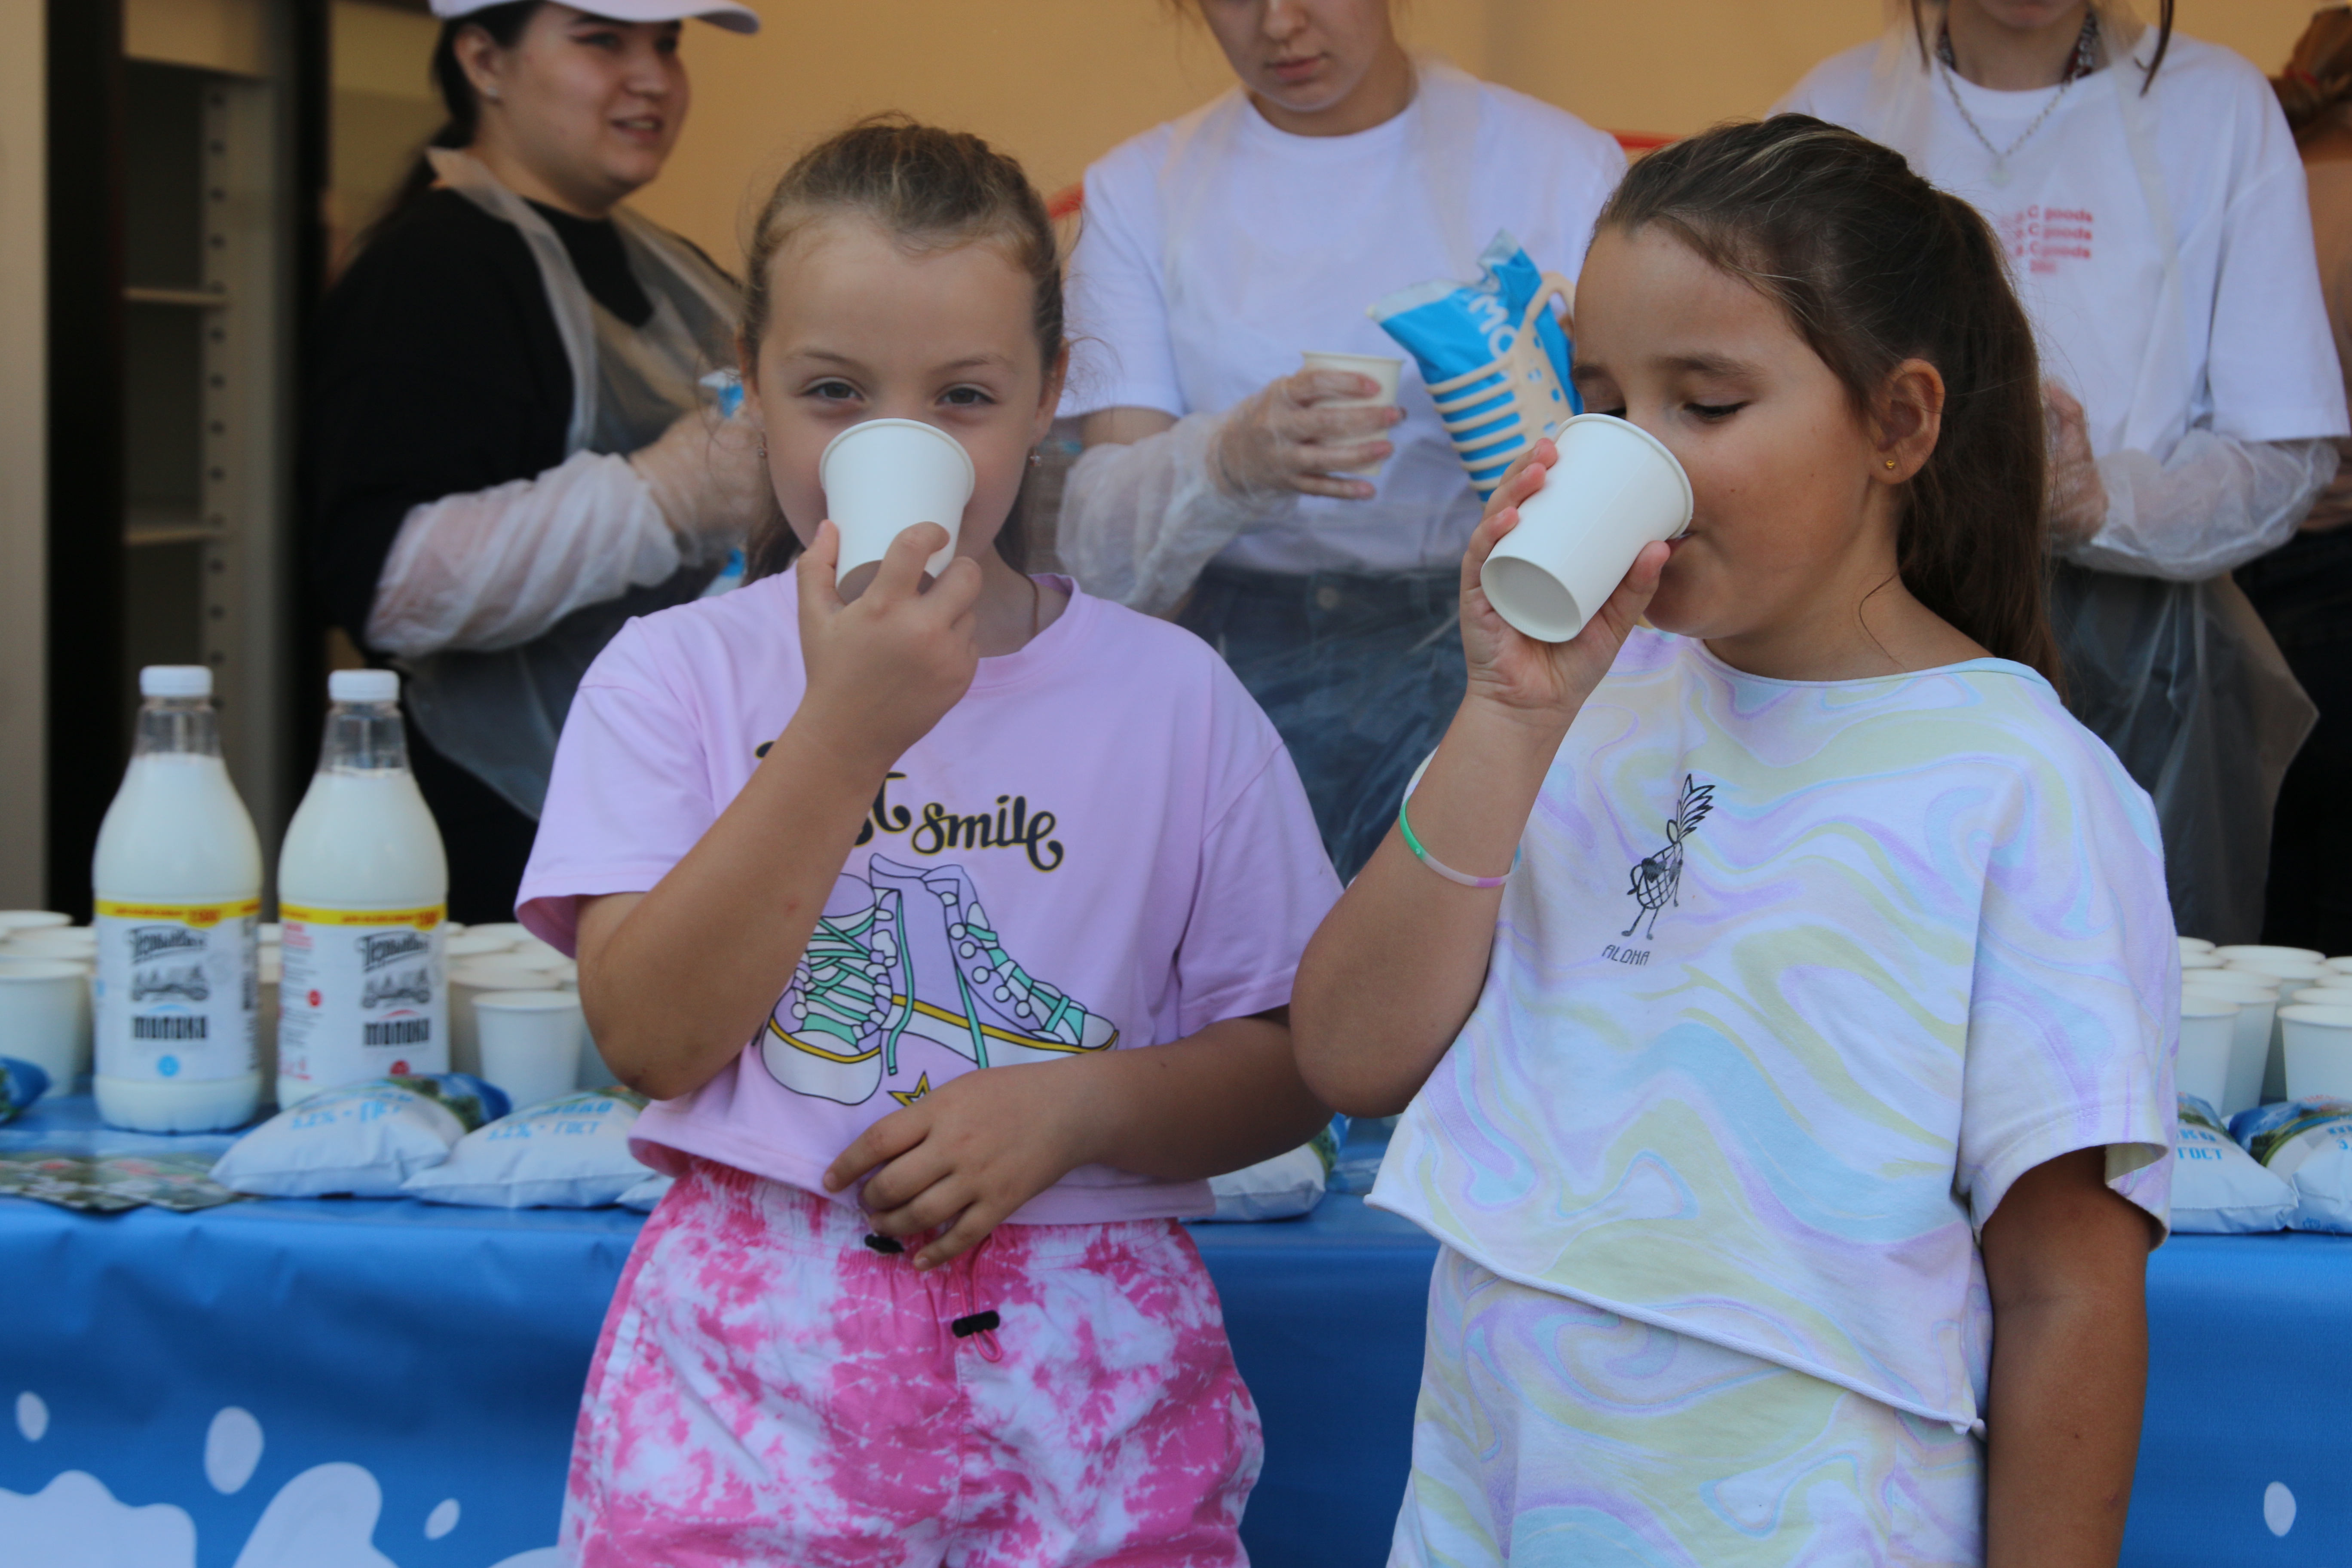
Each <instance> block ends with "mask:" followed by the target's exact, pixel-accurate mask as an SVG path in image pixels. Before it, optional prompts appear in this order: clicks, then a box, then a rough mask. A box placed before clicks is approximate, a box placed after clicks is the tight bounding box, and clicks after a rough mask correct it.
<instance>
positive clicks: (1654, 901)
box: [1618, 773, 1715, 936]
mask: <svg viewBox="0 0 2352 1568" xmlns="http://www.w3.org/2000/svg"><path fill="white" fill-rule="evenodd" d="M1714 808H1715V786H1714V785H1713V784H1699V783H1697V782H1696V780H1695V779H1694V778H1693V777H1692V776H1691V775H1690V774H1689V773H1685V774H1684V775H1683V791H1682V795H1681V796H1680V797H1679V798H1678V799H1677V800H1676V801H1675V815H1674V817H1673V819H1672V820H1670V821H1669V822H1667V824H1666V847H1664V849H1661V850H1659V851H1658V852H1657V853H1656V854H1655V855H1652V856H1649V857H1647V858H1643V859H1642V860H1639V861H1636V862H1635V863H1634V866H1633V878H1632V880H1631V882H1630V884H1629V885H1628V886H1627V888H1626V889H1625V890H1626V891H1627V892H1628V893H1630V894H1632V895H1633V901H1634V902H1635V903H1638V904H1640V905H1641V906H1642V907H1641V908H1640V909H1638V910H1635V911H1634V912H1633V924H1632V925H1629V926H1627V927H1626V928H1625V929H1624V930H1623V931H1620V932H1619V933H1618V934H1619V935H1620V936H1632V935H1633V932H1634V931H1637V930H1639V929H1640V928H1641V924H1642V917H1643V915H1647V916H1649V918H1650V931H1649V934H1650V935H1651V936H1656V935H1657V934H1658V911H1659V910H1663V909H1664V908H1665V907H1666V906H1667V905H1668V904H1675V905H1677V906H1679V905H1680V904H1681V903H1682V885H1683V840H1684V839H1685V838H1687V837H1690V836H1691V834H1692V833H1693V832H1694V831H1696V828H1697V827H1698V825H1699V824H1700V823H1701V822H1703V821H1705V820H1706V814H1707V813H1708V812H1709V811H1712V810H1713V809H1714Z"/></svg>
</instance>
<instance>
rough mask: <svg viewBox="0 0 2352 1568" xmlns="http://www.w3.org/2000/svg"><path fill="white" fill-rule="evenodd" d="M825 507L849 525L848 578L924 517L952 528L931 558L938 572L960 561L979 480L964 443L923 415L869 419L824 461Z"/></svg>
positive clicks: (831, 447)
mask: <svg viewBox="0 0 2352 1568" xmlns="http://www.w3.org/2000/svg"><path fill="white" fill-rule="evenodd" d="M816 479H817V483H818V484H819V485H821V486H823V487H824V511H825V515H826V516H827V517H830V518H831V519H833V525H834V527H835V528H837V529H839V530H840V531H841V564H840V566H839V567H838V568H836V569H835V573H834V579H833V580H834V581H835V583H838V582H840V581H841V580H842V579H843V578H845V577H846V576H848V575H849V574H850V573H852V572H854V571H856V569H857V568H858V567H860V566H870V565H872V564H873V563H875V562H877V561H879V560H881V559H882V557H883V556H884V555H885V554H886V553H887V552H888V551H889V549H890V542H891V541H892V540H894V539H896V538H898V536H899V535H900V534H902V533H904V532H906V531H907V530H908V529H910V528H912V527H914V526H915V525H916V524H917V523H919V522H936V523H938V524H939V525H940V527H941V528H944V529H946V530H947V531H948V542H947V544H946V546H945V547H944V548H942V549H940V550H939V551H937V552H934V553H933V554H932V556H931V558H930V559H929V561H926V562H925V563H923V570H924V571H926V572H928V573H929V574H931V575H932V576H934V577H936V576H938V575H939V574H940V573H942V572H944V571H946V570H947V569H948V563H949V562H950V561H952V560H954V559H955V547H956V539H957V536H958V535H959V534H961V532H962V531H963V509H964V503H965V502H967V501H969V500H971V487H972V485H973V484H974V482H975V481H976V479H977V475H976V474H975V472H974V470H973V468H972V466H971V453H969V452H967V451H965V450H964V449H963V443H962V442H961V441H959V440H957V439H956V438H955V437H952V436H950V435H949V434H948V433H947V432H946V431H944V430H942V429H940V428H939V427H938V426H934V425H926V424H924V423H922V422H921V421H920V420H917V419H868V420H866V422H865V423H864V424H862V425H852V426H850V427H849V428H848V429H846V430H844V431H843V432H842V433H841V434H840V435H838V436H835V437H834V438H833V439H832V440H831V441H828V442H826V443H825V447H824V454H823V455H822V456H821V457H819V458H817V460H816Z"/></svg>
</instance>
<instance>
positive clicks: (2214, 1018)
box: [2172, 995, 2238, 1110]
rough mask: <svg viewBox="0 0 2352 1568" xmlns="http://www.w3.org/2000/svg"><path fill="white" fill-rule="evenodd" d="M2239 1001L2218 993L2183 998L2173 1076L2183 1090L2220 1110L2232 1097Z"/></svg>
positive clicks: (2177, 1085)
mask: <svg viewBox="0 0 2352 1568" xmlns="http://www.w3.org/2000/svg"><path fill="white" fill-rule="evenodd" d="M2237 1037H2238V1005H2237V1004H2236V1003H2234V1002H2230V1001H2226V1000H2224V999H2223V998H2221V997H2219V996H2211V997H2207V996H2197V995H2189V996H2184V997H2183V998H2181V1002H2180V1054H2179V1057H2178V1058H2175V1059H2174V1062H2173V1068H2172V1076H2173V1080H2174V1083H2175V1085H2176V1087H2178V1088H2179V1090H2180V1092H2181V1093H2183V1094H2193V1095H2195V1096H2196V1097H2197V1098H2198V1099H2200V1100H2203V1101H2204V1102H2205V1103H2206V1104H2208V1105H2210V1106H2211V1107H2212V1108H2213V1109H2214V1110H2221V1106H2222V1105H2223V1103H2224V1102H2225V1101H2227V1100H2228V1099H2229V1098H2230V1057H2231V1050H2232V1048H2233V1047H2235V1046H2236V1044H2237Z"/></svg>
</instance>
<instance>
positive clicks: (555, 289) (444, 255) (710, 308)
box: [303, 0, 771, 921]
mask: <svg viewBox="0 0 2352 1568" xmlns="http://www.w3.org/2000/svg"><path fill="white" fill-rule="evenodd" d="M433 9H434V12H435V14H436V16H440V17H442V18H443V25H442V31H441V37H440V40H439V43H438V46H437V47H436V49H435V51H434V56H433V77H434V80H435V82H436V86H437V87H438V88H439V89H440V92H441V95H442V97H443V99H444V100H445V101H446V104H447V107H448V112H449V122H448V124H447V125H446V126H445V127H443V129H442V130H441V131H440V132H437V133H436V135H435V136H434V137H433V138H432V140H431V141H430V142H428V144H427V146H426V148H425V153H424V154H423V155H422V157H421V158H420V159H419V160H418V163H417V166H416V168H415V171H414V172H413V174H411V176H410V178H409V180H408V183H407V184H406V185H405V187H404V189H403V190H402V191H401V192H400V193H399V195H396V196H395V197H394V201H393V203H392V204H391V205H390V207H389V208H388V209H387V212H386V215H385V216H384V217H383V219H382V220H381V221H380V222H378V224H377V225H376V226H375V227H374V228H373V231H372V232H371V233H370V235H369V236H368V237H367V238H366V241H365V243H364V247H363V248H362V250H361V251H360V253H359V255H358V257H357V258H356V259H354V260H353V261H352V265H351V268H350V269H349V271H348V272H347V273H346V274H345V275H344V276H343V278H342V279H341V280H340V281H339V282H338V283H337V285H336V286H335V288H334V289H333V290H332V291H331V293H330V294H329V295H328V297H327V300H326V304H325V307H324V309H323V311H322V313H321V316H320V326H319V334H318V340H317V348H316V353H315V359H314V363H313V366H312V370H313V379H312V384H311V388H312V394H311V401H310V410H309V413H310V420H309V424H308V426H307V428H306V431H305V438H304V453H303V456H304V462H305V474H304V488H305V492H306V495H305V503H306V510H307V513H308V521H307V527H308V532H309V545H310V573H311V578H312V581H313V584H314V585H315V586H316V588H317V589H318V591H319V593H320V595H321V597H322V598H323V600H324V603H325V607H326V610H327V614H328V616H329V617H330V618H331V620H333V621H334V622H336V623H337V624H339V625H341V626H342V627H343V628H344V629H345V630H346V631H347V632H349V633H350V634H351V636H352V639H353V640H354V641H356V642H357V643H359V644H360V645H361V646H362V647H363V648H364V649H365V650H366V651H367V652H368V654H369V656H370V657H371V658H374V659H377V660H379V661H382V660H387V659H396V660H398V661H399V663H400V665H401V667H402V668H404V671H405V673H406V677H407V679H406V680H405V682H404V685H405V687H406V697H407V700H408V704H409V710H410V713H411V716H412V718H413V719H414V721H415V725H414V731H413V732H414V735H415V741H414V755H415V765H416V773H417V779H418V782H419V784H422V786H423V787H424V790H425V798H426V800H427V802H428V803H429V804H430V805H432V807H433V810H434V815H435V816H436V818H437V820H438V821H439V823H440V826H441V833H442V837H443V840H444V842H445V844H446V847H447V849H448V852H449V891H450V914H451V915H452V917H453V918H455V919H457V920H461V921H499V920H505V919H509V918H510V916H511V911H512V908H513V903H514V889H515V886H516V883H517V882H518V881H519V880H520V876H521V873H522V867H523V862H524V860H525V859H526V858H527V857H528V856H529V854H530V842H531V836H532V833H533V830H534V826H535V821H536V818H537V815H538V810H539V805H540V799H541V794H542V792H543V791H544V789H545V787H546V780H547V773H548V768H549V766H550V764H551V762H552V760H553V756H554V751H555V737H556V731H558V730H559V729H560V728H561V727H562V721H563V716H564V713H565V711H566V710H567V709H568V708H569V706H570V704H571V700H572V689H573V688H574V687H575V686H576V685H577V684H578V682H579V679H580V675H581V672H582V671H583V670H584V669H586V668H587V667H588V663H589V661H590V660H591V659H593V658H594V657H595V656H596V653H597V651H598V650H599V649H600V648H601V647H603V646H604V641H605V639H606V638H607V637H610V636H611V635H612V633H613V632H614V630H616V629H618V627H619V626H620V625H621V624H622V622H623V621H625V620H626V619H627V618H628V617H629V616H636V615H643V614H646V613H647V612H648V611H651V610H656V609H659V608H661V607H663V606H665V605H673V604H677V603H679V602H681V601H683V600H686V599H690V598H692V597H694V596H695V595H697V594H698V593H700V592H702V591H703V589H704V588H705V586H706V585H707V584H709V582H710V581H711V579H712V578H713V576H714V575H715V574H717V573H718V571H719V569H720V567H721V566H722V565H723V564H724V563H725V562H726V560H727V557H728V553H729V551H730V547H731V546H733V545H734V544H735V543H737V542H740V539H741V537H742V536H743V534H744V532H745V531H746V529H747V528H748V526H749V525H750V524H751V522H753V521H756V520H758V519H759V518H761V517H762V516H763V515H764V513H765V509H766V508H767V506H769V505H770V504H771V503H770V502H769V501H768V500H767V496H768V493H769V492H768V489H767V485H766V476H765V472H764V469H763V468H762V466H761V462H760V460H759V439H758V434H757V432H756V430H753V429H751V428H750V427H749V426H748V425H747V424H746V423H745V422H743V421H739V420H733V419H728V418H724V417H721V416H720V415H719V412H718V411H717V410H716V409H715V408H713V407H710V406H709V395H707V394H702V395H698V389H697V383H698V380H699V379H700V378H701V377H702V376H704V375H705V374H708V373H709V372H711V371H713V370H715V369H718V368H720V367H723V366H727V365H730V364H731V363H733V360H734V333H735V329H736V321H737V316H738V310H739V293H738V289H737V287H736V284H735V282H734V280H733V279H730V278H729V277H728V276H727V275H726V274H725V273H723V272H722V271H721V270H720V269H719V268H718V267H716V266H715V265H713V264H712V263H711V261H710V260H709V258H707V257H705V256H704V255H703V254H702V253H701V252H700V251H698V250H697V249H696V248H695V247H693V246H692V245H690V244H688V243H687V242H686V241H685V240H683V239H680V238H679V237H677V236H676V235H673V234H670V233H668V232H667V231H666V230H663V229H661V228H659V227H657V226H655V225H654V224H651V223H649V222H647V221H646V219H644V218H643V217H640V216H636V215H635V214H634V213H632V212H631V211H630V210H629V209H628V208H627V207H625V206H623V205H620V204H621V203H622V202H623V201H624V199H625V198H626V197H627V196H628V195H631V194H632V193H633V192H635V191H637V190H639V189H641V188H642V187H643V186H644V185H646V184H647V183H648V182H649V181H651V180H652V179H653V178H654V177H655V176H656V175H657V174H659V173H660V172H661V168H662V164H663V163H664V161H665V160H667V157H668V156H669V153H670V149H671V148H672V147H673V146H675V145H676V144H677V134H678V130H679V127H680V125H681V124H682V123H683V122H684V121H685V118H686V111H687V106H688V85H687V77H686V68H685V64H684V62H683V60H682V59H681V58H680V57H679V53H678V45H679V34H680V31H681V27H682V22H683V19H685V18H688V17H692V16H700V17H703V18H704V19H706V20H708V21H710V22H712V23H715V24H716V25H718V26H721V27H725V28H727V29H729V30H730V31H734V32H739V33H748V32H751V31H752V30H753V29H755V28H756V27H757V26H759V20H758V18H757V17H756V16H754V15H753V14H752V13H751V11H750V10H748V9H746V8H745V7H743V6H741V5H731V4H714V3H711V0H600V4H599V6H598V8H597V10H595V11H593V12H590V11H584V10H582V9H579V8H577V7H574V6H571V5H558V4H554V3H552V0H520V3H517V4H505V5H485V4H481V3H480V0H433Z"/></svg>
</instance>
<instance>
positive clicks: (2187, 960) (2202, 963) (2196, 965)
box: [2180, 948, 2229, 974]
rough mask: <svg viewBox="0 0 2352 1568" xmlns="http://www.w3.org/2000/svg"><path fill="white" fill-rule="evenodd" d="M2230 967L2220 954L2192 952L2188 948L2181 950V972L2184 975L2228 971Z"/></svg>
mask: <svg viewBox="0 0 2352 1568" xmlns="http://www.w3.org/2000/svg"><path fill="white" fill-rule="evenodd" d="M2228 967H2229V965H2228V964H2227V963H2224V962H2223V961H2222V959H2221V957H2220V956H2219V955H2218V954H2215V953H2210V952H2189V950H2188V949H2187V948H2182V949H2181V950H2180V972H2181V973H2183V974H2186V973H2189V971H2191V970H2200V969H2226V968H2228Z"/></svg>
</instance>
